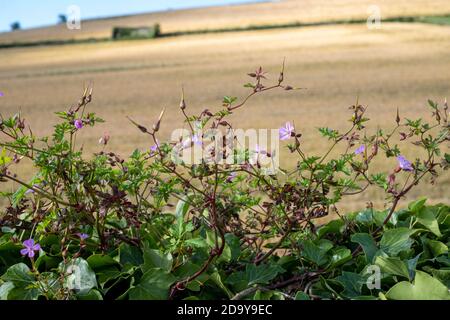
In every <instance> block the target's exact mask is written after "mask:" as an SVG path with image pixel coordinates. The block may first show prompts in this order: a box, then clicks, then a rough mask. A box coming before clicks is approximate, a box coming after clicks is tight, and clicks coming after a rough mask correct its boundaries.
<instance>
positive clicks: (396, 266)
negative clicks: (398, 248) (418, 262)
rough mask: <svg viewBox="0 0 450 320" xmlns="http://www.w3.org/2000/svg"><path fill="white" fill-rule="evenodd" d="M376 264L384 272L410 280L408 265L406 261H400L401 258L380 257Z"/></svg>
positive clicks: (377, 258)
mask: <svg viewBox="0 0 450 320" xmlns="http://www.w3.org/2000/svg"><path fill="white" fill-rule="evenodd" d="M375 264H376V265H377V266H379V267H380V269H381V271H382V272H385V273H389V274H392V275H396V276H402V277H405V278H406V279H408V280H410V278H409V276H410V274H409V270H408V265H407V264H406V262H405V261H403V260H400V259H399V258H391V257H380V256H378V257H376V259H375Z"/></svg>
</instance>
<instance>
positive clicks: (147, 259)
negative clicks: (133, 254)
mask: <svg viewBox="0 0 450 320" xmlns="http://www.w3.org/2000/svg"><path fill="white" fill-rule="evenodd" d="M172 263H173V258H172V254H170V253H167V254H164V253H162V252H161V251H159V250H155V249H149V248H146V249H144V264H143V265H142V271H143V272H144V273H145V272H147V271H148V270H150V269H154V268H159V269H161V270H164V271H166V272H170V270H171V269H172Z"/></svg>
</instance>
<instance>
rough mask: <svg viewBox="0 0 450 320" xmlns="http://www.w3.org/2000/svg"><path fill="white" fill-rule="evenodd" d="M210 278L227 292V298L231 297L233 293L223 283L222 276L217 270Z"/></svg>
mask: <svg viewBox="0 0 450 320" xmlns="http://www.w3.org/2000/svg"><path fill="white" fill-rule="evenodd" d="M211 280H213V281H214V283H215V284H216V285H217V286H218V287H219V288H220V289H222V290H223V291H224V292H225V293H226V294H227V296H228V298H229V299H231V298H232V297H233V293H232V292H231V291H230V290H229V289H228V288H227V287H226V286H225V285H224V284H223V282H222V278H221V276H220V274H219V273H218V272H214V273H213V274H212V275H211Z"/></svg>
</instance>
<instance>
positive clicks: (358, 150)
mask: <svg viewBox="0 0 450 320" xmlns="http://www.w3.org/2000/svg"><path fill="white" fill-rule="evenodd" d="M365 150H366V146H365V145H363V144H362V145H360V146H359V148H358V149H356V150H355V154H361V153H363V152H364V151H365Z"/></svg>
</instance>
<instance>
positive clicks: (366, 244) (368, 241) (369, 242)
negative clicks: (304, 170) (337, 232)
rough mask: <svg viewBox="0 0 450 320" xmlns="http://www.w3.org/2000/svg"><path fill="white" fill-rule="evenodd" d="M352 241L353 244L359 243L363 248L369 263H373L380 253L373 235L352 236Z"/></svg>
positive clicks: (360, 234) (358, 234)
mask: <svg viewBox="0 0 450 320" xmlns="http://www.w3.org/2000/svg"><path fill="white" fill-rule="evenodd" d="M351 240H352V242H355V243H358V244H359V245H360V246H361V247H362V248H363V251H364V254H365V255H366V261H367V263H372V262H373V258H374V257H375V254H376V253H377V251H378V247H377V244H376V243H375V240H374V239H373V237H372V235H370V234H368V233H355V234H354V235H352V236H351Z"/></svg>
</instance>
